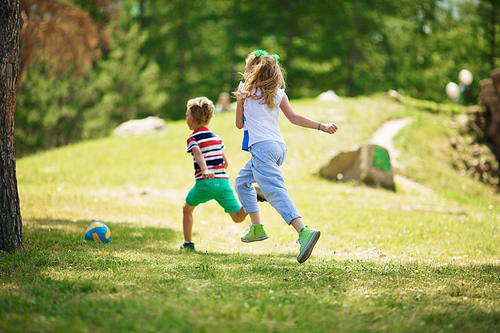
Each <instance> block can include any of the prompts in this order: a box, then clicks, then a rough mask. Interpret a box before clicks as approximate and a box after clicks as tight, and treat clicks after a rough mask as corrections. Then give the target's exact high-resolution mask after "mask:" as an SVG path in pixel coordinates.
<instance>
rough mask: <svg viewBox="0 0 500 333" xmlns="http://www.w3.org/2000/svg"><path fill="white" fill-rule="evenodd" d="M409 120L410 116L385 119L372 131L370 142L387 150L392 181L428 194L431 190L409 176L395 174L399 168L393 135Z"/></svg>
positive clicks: (409, 121)
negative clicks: (385, 120) (391, 169)
mask: <svg viewBox="0 0 500 333" xmlns="http://www.w3.org/2000/svg"><path fill="white" fill-rule="evenodd" d="M411 121H412V120H411V118H410V117H407V118H402V119H395V120H389V121H387V122H386V123H384V124H383V125H382V126H381V127H379V128H378V129H377V130H376V131H375V132H374V133H373V136H372V138H371V140H370V143H373V144H377V145H379V146H382V147H384V148H386V149H387V150H388V151H389V156H390V157H391V165H392V167H393V172H394V181H395V182H396V183H399V184H401V185H402V186H403V187H407V188H412V189H415V190H418V191H419V192H421V193H424V194H430V193H432V190H431V189H430V188H428V187H425V186H423V185H420V184H418V183H416V182H414V181H413V180H411V179H409V178H406V177H404V176H401V175H398V174H397V169H398V168H399V162H398V157H399V155H400V153H399V151H397V150H396V149H395V148H394V145H393V143H392V140H393V138H394V136H396V134H398V132H399V131H400V130H401V129H403V128H404V127H406V126H408V125H409V124H410V123H411Z"/></svg>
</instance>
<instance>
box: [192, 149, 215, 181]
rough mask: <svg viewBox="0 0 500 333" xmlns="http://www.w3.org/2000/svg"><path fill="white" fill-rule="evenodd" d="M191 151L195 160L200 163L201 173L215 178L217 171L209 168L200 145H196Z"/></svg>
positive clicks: (205, 176) (206, 176) (209, 177)
mask: <svg viewBox="0 0 500 333" xmlns="http://www.w3.org/2000/svg"><path fill="white" fill-rule="evenodd" d="M191 151H192V152H193V156H194V160H195V161H196V163H197V164H198V166H199V167H200V169H201V174H202V175H203V178H208V179H212V178H214V175H215V173H214V172H213V171H210V170H208V168H207V163H206V162H205V158H204V157H203V154H202V153H201V150H200V147H198V146H194V147H193V148H192V149H191Z"/></svg>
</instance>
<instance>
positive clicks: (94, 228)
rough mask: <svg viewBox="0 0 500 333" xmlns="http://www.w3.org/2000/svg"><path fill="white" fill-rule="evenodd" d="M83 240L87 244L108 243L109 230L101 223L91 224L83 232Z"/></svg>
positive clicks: (109, 237) (109, 238)
mask: <svg viewBox="0 0 500 333" xmlns="http://www.w3.org/2000/svg"><path fill="white" fill-rule="evenodd" d="M85 240H86V241H87V242H97V243H101V244H102V243H109V241H110V240H111V230H109V228H108V226H107V225H105V224H104V223H102V222H94V223H91V224H90V225H89V226H88V227H87V230H85Z"/></svg>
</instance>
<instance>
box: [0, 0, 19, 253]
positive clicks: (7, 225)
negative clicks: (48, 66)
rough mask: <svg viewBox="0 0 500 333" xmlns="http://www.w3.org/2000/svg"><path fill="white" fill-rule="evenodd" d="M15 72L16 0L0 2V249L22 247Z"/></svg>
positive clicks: (16, 49)
mask: <svg viewBox="0 0 500 333" xmlns="http://www.w3.org/2000/svg"><path fill="white" fill-rule="evenodd" d="M18 76H19V1H18V0H7V1H4V2H3V4H2V6H0V92H1V99H0V250H1V251H13V250H15V249H20V248H23V247H24V246H23V238H22V219H21V210H20V207H19V194H18V189H17V178H16V159H15V157H14V114H15V109H16V88H15V87H16V82H17V80H18Z"/></svg>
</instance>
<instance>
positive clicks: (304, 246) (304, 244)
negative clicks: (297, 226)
mask: <svg viewBox="0 0 500 333" xmlns="http://www.w3.org/2000/svg"><path fill="white" fill-rule="evenodd" d="M320 235H321V232H320V231H319V230H315V229H311V228H309V227H308V226H305V227H304V228H302V230H300V232H299V239H298V242H299V243H300V253H299V256H298V257H297V261H298V262H299V263H301V264H302V263H303V262H304V261H306V260H307V259H308V258H309V256H310V255H311V253H312V250H313V248H314V245H316V242H317V241H318V239H319V236H320Z"/></svg>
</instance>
